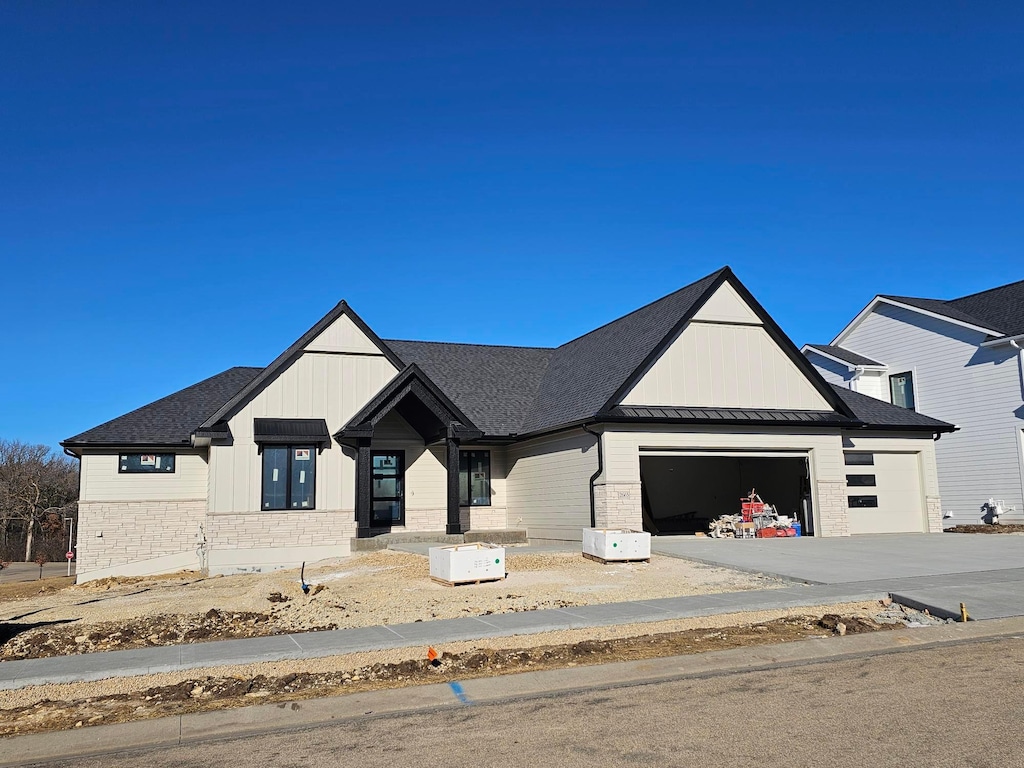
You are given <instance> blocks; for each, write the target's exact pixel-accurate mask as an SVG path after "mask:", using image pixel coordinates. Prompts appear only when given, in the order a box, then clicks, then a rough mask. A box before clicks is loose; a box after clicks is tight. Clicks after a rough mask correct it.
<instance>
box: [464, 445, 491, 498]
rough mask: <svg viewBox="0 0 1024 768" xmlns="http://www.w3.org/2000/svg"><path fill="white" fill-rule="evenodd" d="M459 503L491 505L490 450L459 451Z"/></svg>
mask: <svg viewBox="0 0 1024 768" xmlns="http://www.w3.org/2000/svg"><path fill="white" fill-rule="evenodd" d="M459 504H460V506H463V507H489V506H491V452H490V451H459Z"/></svg>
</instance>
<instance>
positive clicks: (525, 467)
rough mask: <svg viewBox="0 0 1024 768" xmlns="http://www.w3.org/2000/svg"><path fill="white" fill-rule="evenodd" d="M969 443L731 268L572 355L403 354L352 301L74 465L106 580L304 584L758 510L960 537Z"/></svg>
mask: <svg viewBox="0 0 1024 768" xmlns="http://www.w3.org/2000/svg"><path fill="white" fill-rule="evenodd" d="M952 429H953V427H952V426H951V425H950V424H947V423H945V422H942V421H938V420H936V419H933V418H929V417H927V416H924V415H922V414H920V413H917V412H915V411H913V410H910V409H906V408H899V407H896V406H893V405H890V404H887V403H882V402H880V401H878V400H877V399H874V398H872V397H868V396H866V395H863V394H858V393H857V392H853V391H851V390H849V389H847V388H845V387H841V386H832V385H830V384H828V383H827V382H826V381H825V379H824V378H823V377H822V375H821V374H820V373H819V372H818V371H817V370H815V368H814V367H813V366H812V365H811V364H810V363H809V362H808V360H807V359H806V358H805V357H804V356H803V355H801V354H800V352H799V350H798V349H797V348H796V347H795V346H794V345H793V343H792V342H791V341H790V340H789V339H788V338H787V337H786V335H785V334H784V333H783V332H782V330H781V329H780V328H779V327H778V326H777V325H776V324H775V322H774V321H773V320H772V318H771V317H769V315H768V314H767V313H766V312H765V310H764V309H763V308H762V307H761V306H760V304H758V302H757V301H756V300H755V299H754V297H753V296H752V295H751V294H750V293H749V292H748V291H747V289H746V288H745V287H744V286H743V284H742V283H740V281H739V280H738V279H737V278H736V276H735V275H734V274H733V273H732V271H731V270H730V269H729V268H723V269H721V270H719V271H717V272H715V273H714V274H712V275H709V276H707V277H705V278H703V279H701V280H698V281H697V282H695V283H693V284H691V285H688V286H686V287H685V288H682V289H680V290H678V291H676V292H675V293H672V294H670V295H668V296H666V297H664V298H662V299H660V300H658V301H655V302H654V303H652V304H649V305H647V306H645V307H642V308H641V309H638V310H636V311H635V312H632V313H630V314H628V315H626V316H625V317H622V318H619V319H618V320H614V321H613V322H610V323H608V324H607V325H604V326H602V327H600V328H598V329H596V330H594V331H591V332H590V333H587V334H585V335H584V336H581V337H579V338H577V339H574V340H572V341H569V342H567V343H565V344H563V345H562V346H560V347H557V348H554V349H549V348H532V347H500V346H479V345H472V344H447V343H436V342H423V341H391V340H387V341H385V340H382V339H380V338H378V336H377V335H376V334H375V333H374V332H373V330H371V329H370V328H369V327H368V326H367V325H366V324H365V323H364V322H363V321H362V320H361V319H360V318H359V316H358V315H357V314H356V313H355V312H354V311H353V310H352V308H351V307H349V306H348V305H347V304H346V303H345V302H341V303H340V304H338V305H337V306H336V307H335V308H334V309H332V310H331V311H330V312H329V313H327V315H326V316H324V317H323V318H322V319H321V320H320V321H319V322H318V323H316V325H314V326H313V327H312V328H310V329H309V330H308V331H307V332H306V333H304V334H303V335H302V336H301V337H300V338H299V339H298V340H297V341H296V342H295V343H294V344H293V345H292V346H291V347H289V348H288V349H287V350H285V351H284V352H283V353H282V354H281V356H280V357H278V358H277V359H276V360H274V361H273V362H272V363H271V364H270V365H268V366H267V367H266V368H231V369H229V370H227V371H225V372H223V373H221V374H219V375H217V376H214V377H212V378H210V379H207V380H205V381H202V382H200V383H198V384H195V385H194V386H191V387H188V388H187V389H184V390H181V391H180V392H176V393H174V394H172V395H169V396H168V397H165V398H164V399H162V400H158V401H157V402H155V403H152V404H150V405H147V406H144V407H142V408H139V409H138V410H135V411H132V412H131V413H129V414H126V415H124V416H121V417H118V418H116V419H114V420H112V421H109V422H107V423H106V424H103V425H101V426H98V427H96V428H94V429H91V430H89V431H87V432H83V433H82V434H79V435H76V436H75V437H72V438H70V439H68V440H67V441H66V442H65V443H64V446H65V447H66V448H67V449H68V450H69V451H72V452H74V453H75V455H78V456H80V457H81V462H82V473H81V478H82V480H81V483H82V487H81V505H80V519H81V524H80V534H79V536H80V537H79V549H78V573H79V579H80V580H88V579H93V578H98V577H101V576H105V575H111V574H144V573H158V572H164V571H172V570H176V569H182V568H205V569H208V570H209V571H210V572H212V573H228V572H237V571H245V570H260V569H269V568H275V567H286V566H292V567H293V566H297V565H298V564H299V563H300V562H301V561H303V560H310V561H312V560H316V559H320V558H326V557H336V556H341V555H347V554H348V553H349V551H350V546H351V542H352V540H353V538H358V537H371V536H376V535H380V534H382V533H386V532H403V531H404V532H412V531H422V532H439V533H445V532H447V533H449V534H452V533H460V532H468V533H472V534H474V535H475V536H483V537H485V538H486V536H487V535H488V533H487V532H496V531H504V530H519V531H525V532H526V533H527V534H528V535H529V536H530V538H533V539H561V540H578V539H580V538H581V536H582V529H584V528H586V527H595V526H596V527H602V528H604V527H628V528H633V529H641V528H646V529H647V530H650V531H652V532H654V533H679V532H688V531H696V530H703V529H705V528H706V526H707V521H708V520H709V519H711V518H713V517H716V516H718V515H720V514H723V513H731V512H735V511H736V510H737V509H738V504H739V499H740V496H742V495H744V494H745V493H746V492H747V491H749V490H750V488H751V487H756V488H757V489H758V492H759V493H760V494H761V495H762V497H764V498H765V500H767V501H769V502H770V503H773V504H775V505H776V506H777V507H778V509H779V511H780V512H781V513H784V514H791V515H794V516H796V517H799V518H800V519H801V521H802V522H803V525H804V530H805V531H806V532H807V533H813V534H814V535H820V536H845V535H848V534H851V533H867V532H887V531H939V530H941V520H940V503H939V496H938V478H937V476H936V467H935V447H934V446H935V440H937V439H938V438H939V437H940V435H941V434H942V433H945V432H949V431H951V430H952ZM492 535H493V534H492Z"/></svg>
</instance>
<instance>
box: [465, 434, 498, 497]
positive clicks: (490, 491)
mask: <svg viewBox="0 0 1024 768" xmlns="http://www.w3.org/2000/svg"><path fill="white" fill-rule="evenodd" d="M470 453H482V454H484V455H486V456H487V501H486V503H485V502H474V501H473V485H472V478H471V477H469V475H470V472H471V471H470V469H469V468H468V467H467V469H466V500H465V501H466V503H465V504H463V498H462V492H461V485H462V482H461V481H462V455H463V454H467V455H468V454H470ZM492 477H493V473H492V472H491V451H490V449H489V448H488V449H479V448H477V449H473V448H467V449H465V450H460V451H459V487H460V491H459V506H460V507H489V506H491V499H492V497H493V496H494V489H493V487H492V485H491V478H492Z"/></svg>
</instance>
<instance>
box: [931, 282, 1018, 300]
mask: <svg viewBox="0 0 1024 768" xmlns="http://www.w3.org/2000/svg"><path fill="white" fill-rule="evenodd" d="M1022 283H1024V280H1014V281H1013V282H1012V283H1005V284H1003V285H997V286H995V287H994V288H986V289H985V290H983V291H976V292H975V293H967V294H964V295H963V296H957V297H956V298H953V299H941V301H945V302H946V303H947V304H950V303H952V302H954V301H960V300H961V299H972V298H974V297H975V296H981V295H983V294H986V293H992V291H1001V290H1003V289H1004V288H1009V287H1010V286H1013V285H1020V284H1022Z"/></svg>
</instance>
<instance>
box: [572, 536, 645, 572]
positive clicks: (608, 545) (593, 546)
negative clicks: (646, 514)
mask: <svg viewBox="0 0 1024 768" xmlns="http://www.w3.org/2000/svg"><path fill="white" fill-rule="evenodd" d="M583 556H584V557H588V558H590V559H591V560H601V561H603V562H606V563H608V562H618V561H623V560H650V559H651V534H649V533H647V532H645V531H630V530H626V529H622V528H620V529H604V528H584V529H583Z"/></svg>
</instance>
